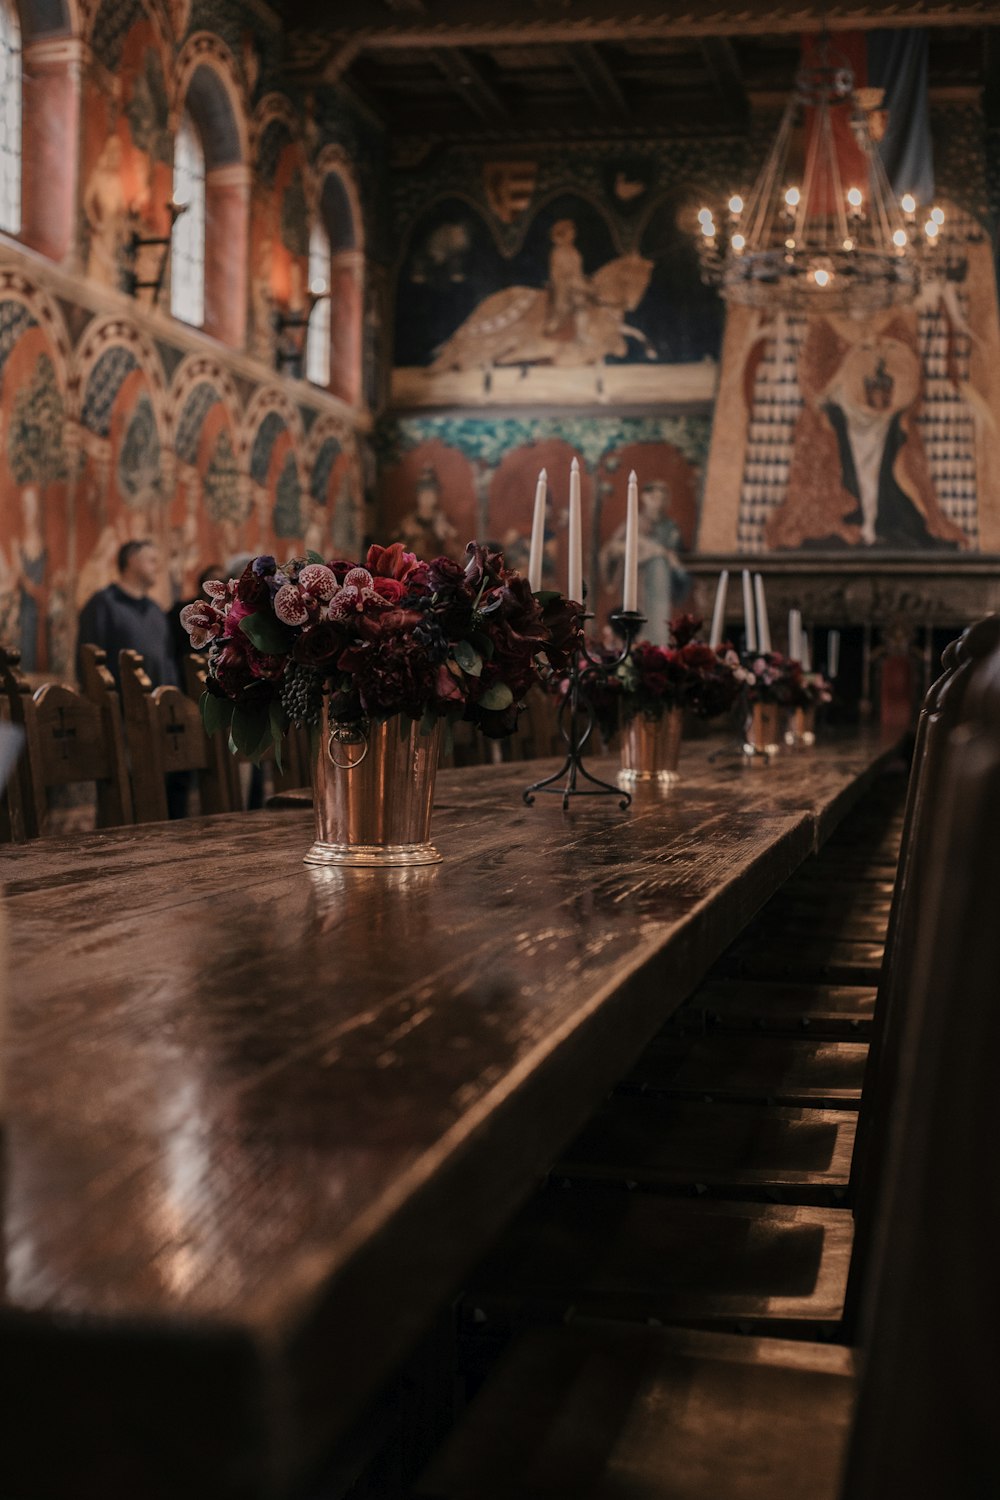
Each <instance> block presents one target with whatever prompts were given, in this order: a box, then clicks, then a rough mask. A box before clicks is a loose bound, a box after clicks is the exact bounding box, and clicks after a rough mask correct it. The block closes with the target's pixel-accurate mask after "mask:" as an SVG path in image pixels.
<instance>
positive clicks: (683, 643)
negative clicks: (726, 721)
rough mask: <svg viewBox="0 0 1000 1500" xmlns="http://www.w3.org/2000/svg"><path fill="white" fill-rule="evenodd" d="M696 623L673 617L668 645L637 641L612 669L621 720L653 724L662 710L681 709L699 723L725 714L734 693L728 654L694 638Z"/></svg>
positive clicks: (734, 680) (690, 618)
mask: <svg viewBox="0 0 1000 1500" xmlns="http://www.w3.org/2000/svg"><path fill="white" fill-rule="evenodd" d="M701 624H702V622H701V620H697V619H695V618H694V616H693V615H678V616H677V617H676V618H675V619H674V620H672V621H671V623H670V645H669V646H654V645H653V644H652V642H651V641H638V642H637V643H636V644H635V646H633V648H632V651H631V653H630V655H629V657H628V659H627V660H626V661H625V662H623V664H622V665H621V666H620V667H619V668H618V671H617V678H618V682H619V684H620V694H621V708H622V713H623V714H624V716H625V718H626V719H630V718H632V717H634V716H635V715H636V714H644V715H645V717H646V718H647V719H658V718H659V717H660V716H661V715H662V714H663V713H665V712H666V711H667V709H671V708H686V709H690V711H691V712H692V713H694V714H697V715H698V717H699V718H702V719H714V718H716V717H717V716H718V715H719V714H722V713H725V712H726V710H727V709H728V708H729V707H730V706H731V705H732V703H733V701H734V699H735V698H736V695H737V693H738V692H739V686H740V684H739V681H738V679H737V677H736V675H735V672H734V663H733V660H732V657H733V653H732V652H731V651H730V650H729V648H728V647H725V646H720V647H719V648H718V650H716V648H715V647H714V646H707V645H706V644H705V643H704V641H699V640H697V639H696V636H697V634H698V631H699V630H700V629H701Z"/></svg>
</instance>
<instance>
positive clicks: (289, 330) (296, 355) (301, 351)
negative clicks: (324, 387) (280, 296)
mask: <svg viewBox="0 0 1000 1500" xmlns="http://www.w3.org/2000/svg"><path fill="white" fill-rule="evenodd" d="M329 295H330V291H329V288H328V287H327V284H326V282H325V281H321V280H316V281H314V282H313V283H312V285H311V286H310V288H309V290H308V292H307V293H306V302H305V307H303V308H302V310H301V312H282V311H281V309H280V308H277V309H276V310H275V312H274V313H273V314H272V322H273V325H274V331H275V333H276V334H277V339H278V341H277V345H276V347H275V351H274V367H275V369H276V370H277V371H278V374H279V375H280V374H282V373H285V372H287V373H288V374H289V375H292V376H294V377H295V378H296V379H297V380H301V379H302V370H303V364H304V361H305V352H306V340H307V338H308V337H309V319H310V318H311V317H312V315H313V312H314V310H315V307H316V304H317V302H323V301H325V299H326V298H327V297H329Z"/></svg>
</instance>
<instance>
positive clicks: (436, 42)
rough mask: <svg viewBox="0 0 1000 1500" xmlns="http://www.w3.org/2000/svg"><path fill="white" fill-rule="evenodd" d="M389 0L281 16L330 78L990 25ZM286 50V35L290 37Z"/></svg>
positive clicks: (726, 10)
mask: <svg viewBox="0 0 1000 1500" xmlns="http://www.w3.org/2000/svg"><path fill="white" fill-rule="evenodd" d="M394 5H395V6H397V7H398V5H399V0H341V3H340V4H338V6H337V8H336V12H335V14H336V26H335V27H333V26H331V27H329V28H327V29H325V30H321V29H320V28H317V27H315V25H310V24H309V21H310V20H311V19H312V15H313V14H314V13H315V12H314V11H313V9H312V5H311V0H310V3H308V4H307V0H291V3H290V4H289V5H288V12H289V21H290V24H291V26H292V27H293V28H295V27H298V28H299V29H300V31H301V33H302V41H303V43H304V42H305V39H306V37H307V36H308V40H309V44H310V50H312V48H314V47H316V46H318V45H319V44H320V42H321V41H322V42H324V43H325V55H326V61H325V64H324V67H323V76H324V78H325V79H326V80H327V81H328V82H336V80H337V79H338V78H340V77H341V75H342V74H343V72H344V71H345V69H346V68H347V67H349V66H350V64H351V62H352V61H353V59H354V58H355V57H356V56H357V55H358V53H359V52H360V51H364V50H367V49H369V48H380V49H384V48H389V47H392V48H396V47H400V48H428V47H430V48H452V47H461V46H479V47H493V46H497V47H502V46H526V45H531V44H532V43H545V44H547V45H562V44H565V43H575V42H592V43H597V42H615V41H617V42H622V41H630V42H635V41H642V40H647V39H657V38H666V37H698V36H706V37H720V36H759V35H767V34H770V35H774V34H784V35H788V34H795V33H798V32H802V31H808V30H810V29H813V30H818V29H819V28H820V27H821V26H823V25H824V24H825V25H826V26H827V27H828V28H829V29H830V30H831V31H843V30H853V29H860V30H871V29H873V28H875V27H881V26H891V27H910V26H951V27H955V26H1000V4H997V0H829V3H824V0H801V3H798V4H793V5H784V6H780V7H776V6H774V5H773V4H772V3H771V0H673V3H671V0H630V3H629V4H628V6H627V7H623V6H622V5H621V3H620V0H584V3H582V4H581V3H577V0H574V3H573V4H572V5H571V6H570V5H564V4H563V3H562V0H505V3H504V5H503V6H499V5H497V4H496V0H425V8H424V10H423V11H420V12H414V11H410V10H407V11H406V12H403V11H401V10H399V9H398V8H394ZM293 50H295V40H294V38H293Z"/></svg>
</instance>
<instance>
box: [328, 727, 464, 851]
mask: <svg viewBox="0 0 1000 1500" xmlns="http://www.w3.org/2000/svg"><path fill="white" fill-rule="evenodd" d="M443 737H444V721H443V720H442V719H438V720H436V721H435V725H434V728H433V730H431V732H430V733H429V734H421V733H420V725H419V723H418V722H417V721H416V720H415V719H409V718H407V717H406V716H405V715H396V717H395V718H392V719H388V720H387V721H386V722H385V723H384V724H372V723H369V722H367V721H362V722H361V723H360V724H340V723H338V722H337V721H336V720H330V719H328V717H327V712H326V708H325V707H324V712H323V727H322V728H321V730H320V733H319V737H318V738H319V744H318V746H317V750H316V762H315V780H314V783H313V809H314V812H315V816H316V841H315V843H314V844H313V845H312V847H311V849H310V850H309V852H308V854H307V855H306V856H305V862H306V864H307V865H362V866H365V867H367V868H369V869H377V868H383V867H389V866H395V865H434V864H438V863H439V862H440V860H441V856H440V854H439V853H438V851H437V850H436V849H435V847H434V845H433V844H432V843H431V842H430V829H431V811H432V808H433V804H434V778H435V776H436V775H437V767H438V760H439V758H440V754H441V744H442V740H443Z"/></svg>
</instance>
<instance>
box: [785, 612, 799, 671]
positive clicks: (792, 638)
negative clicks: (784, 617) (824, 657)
mask: <svg viewBox="0 0 1000 1500" xmlns="http://www.w3.org/2000/svg"><path fill="white" fill-rule="evenodd" d="M788 656H789V660H790V661H801V660H802V615H801V613H800V612H799V610H797V609H790V610H789V611H788Z"/></svg>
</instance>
